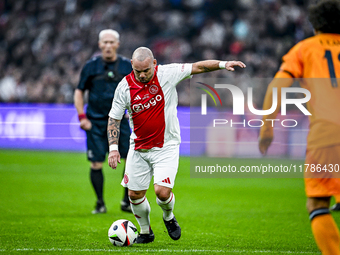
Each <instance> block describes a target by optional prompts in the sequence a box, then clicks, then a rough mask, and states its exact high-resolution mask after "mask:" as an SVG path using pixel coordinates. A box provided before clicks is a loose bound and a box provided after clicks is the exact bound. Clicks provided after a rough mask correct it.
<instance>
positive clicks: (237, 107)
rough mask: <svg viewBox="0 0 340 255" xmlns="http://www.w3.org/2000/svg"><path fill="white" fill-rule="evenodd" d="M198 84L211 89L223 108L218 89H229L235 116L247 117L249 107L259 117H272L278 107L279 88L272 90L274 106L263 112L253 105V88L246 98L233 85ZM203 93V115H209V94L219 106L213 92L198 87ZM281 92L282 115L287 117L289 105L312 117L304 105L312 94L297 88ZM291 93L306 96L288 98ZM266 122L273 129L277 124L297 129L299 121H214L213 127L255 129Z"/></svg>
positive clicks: (283, 89)
mask: <svg viewBox="0 0 340 255" xmlns="http://www.w3.org/2000/svg"><path fill="white" fill-rule="evenodd" d="M197 83H198V84H200V85H202V86H204V87H206V88H208V89H210V91H212V92H213V93H214V94H215V96H216V97H217V99H218V100H219V102H220V105H221V106H223V102H222V99H223V97H222V99H221V97H220V95H219V94H218V92H217V91H216V89H227V90H228V92H230V93H231V96H232V101H233V104H232V113H233V115H245V105H246V106H247V107H248V110H249V111H250V112H251V113H252V114H254V115H257V116H264V115H270V114H272V113H273V112H274V111H275V110H276V109H277V107H278V88H273V90H272V106H271V107H270V109H267V110H262V109H256V108H255V107H254V105H253V88H252V87H248V88H247V97H245V95H244V93H243V91H242V90H241V89H240V88H239V87H237V86H236V85H232V84H214V86H211V85H208V84H206V83H203V82H197ZM196 88H198V89H200V90H202V91H204V92H205V93H204V94H201V115H207V114H209V113H208V107H207V100H208V99H207V94H208V95H209V96H210V98H211V99H212V100H213V102H214V104H215V106H216V107H217V106H218V104H217V102H216V100H215V97H214V95H213V94H212V92H210V91H209V90H208V89H206V88H202V87H196ZM279 89H280V90H281V91H280V92H281V98H280V99H281V105H280V106H281V115H282V116H286V115H287V106H288V105H295V106H296V107H297V108H298V109H299V110H300V111H301V112H302V113H303V114H304V115H311V113H310V112H309V111H308V110H307V109H306V107H305V106H304V105H303V104H305V103H307V102H308V101H309V100H310V99H311V93H310V91H309V90H307V89H304V88H295V87H282V88H279ZM289 93H295V94H304V97H303V96H301V97H300V96H299V97H298V98H288V94H289ZM245 98H246V99H247V104H245ZM225 105H227V104H226V103H225ZM265 121H268V122H271V125H272V127H274V124H275V123H276V122H279V123H280V124H281V126H282V127H296V126H297V125H298V121H297V120H296V119H281V120H280V119H263V118H262V117H261V118H256V119H250V120H247V121H246V119H243V121H241V122H240V121H238V122H233V120H232V119H213V124H212V125H213V127H217V126H221V125H230V127H233V126H235V125H238V126H239V127H240V126H243V127H246V126H247V127H254V128H258V127H261V126H263V125H264V123H265Z"/></svg>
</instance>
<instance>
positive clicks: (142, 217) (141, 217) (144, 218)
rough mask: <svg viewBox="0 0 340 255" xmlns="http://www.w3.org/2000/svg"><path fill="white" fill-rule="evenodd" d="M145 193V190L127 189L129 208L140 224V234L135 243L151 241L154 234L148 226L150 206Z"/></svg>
mask: <svg viewBox="0 0 340 255" xmlns="http://www.w3.org/2000/svg"><path fill="white" fill-rule="evenodd" d="M145 194H146V190H140V191H134V190H129V198H130V203H131V210H132V213H133V214H134V215H135V218H136V220H137V222H138V224H139V226H140V234H139V235H138V237H137V241H136V243H151V242H153V240H154V239H155V235H154V234H153V231H152V229H151V227H150V211H151V208H150V204H149V201H148V199H147V198H146V196H145Z"/></svg>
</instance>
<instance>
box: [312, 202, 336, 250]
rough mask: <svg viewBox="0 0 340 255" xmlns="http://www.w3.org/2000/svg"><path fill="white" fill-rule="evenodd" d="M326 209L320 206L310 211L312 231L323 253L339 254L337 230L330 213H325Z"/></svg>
mask: <svg viewBox="0 0 340 255" xmlns="http://www.w3.org/2000/svg"><path fill="white" fill-rule="evenodd" d="M326 210H328V209H327V208H321V209H316V210H314V211H313V212H311V214H310V218H311V226H312V232H313V235H314V238H315V241H316V244H317V245H318V247H319V249H320V250H321V252H322V254H323V255H340V236H339V230H338V227H337V225H336V223H335V221H334V219H333V217H332V215H331V214H329V213H326ZM328 212H329V211H328Z"/></svg>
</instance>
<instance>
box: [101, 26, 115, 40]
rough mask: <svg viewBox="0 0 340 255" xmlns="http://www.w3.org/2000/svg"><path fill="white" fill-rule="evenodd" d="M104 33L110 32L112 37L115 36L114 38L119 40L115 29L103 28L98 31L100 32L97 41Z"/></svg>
mask: <svg viewBox="0 0 340 255" xmlns="http://www.w3.org/2000/svg"><path fill="white" fill-rule="evenodd" d="M104 34H111V35H113V36H114V37H116V39H117V40H118V41H119V33H118V32H117V31H116V30H113V29H104V30H102V31H100V33H99V41H100V40H101V39H102V37H103V35H104Z"/></svg>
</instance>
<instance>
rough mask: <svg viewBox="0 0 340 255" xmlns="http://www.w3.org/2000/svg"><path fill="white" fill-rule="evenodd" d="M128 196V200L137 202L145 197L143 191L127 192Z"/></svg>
mask: <svg viewBox="0 0 340 255" xmlns="http://www.w3.org/2000/svg"><path fill="white" fill-rule="evenodd" d="M128 195H129V198H130V200H137V199H140V198H142V197H144V196H145V191H144V190H143V191H134V190H129V192H128Z"/></svg>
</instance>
